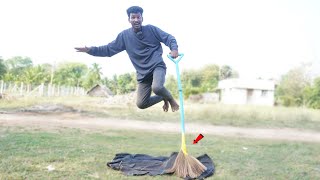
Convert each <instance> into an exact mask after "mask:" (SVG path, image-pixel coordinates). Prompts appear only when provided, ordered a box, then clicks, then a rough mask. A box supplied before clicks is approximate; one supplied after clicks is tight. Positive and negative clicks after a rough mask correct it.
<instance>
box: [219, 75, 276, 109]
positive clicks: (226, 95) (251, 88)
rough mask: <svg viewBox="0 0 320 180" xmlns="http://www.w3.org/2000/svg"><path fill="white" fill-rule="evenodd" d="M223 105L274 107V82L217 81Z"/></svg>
mask: <svg viewBox="0 0 320 180" xmlns="http://www.w3.org/2000/svg"><path fill="white" fill-rule="evenodd" d="M217 90H218V91H219V94H220V96H219V99H220V102H221V103H223V104H243V105H244V104H248V105H266V106H273V105H274V91H275V82H274V81H273V80H263V79H225V80H222V81H219V84H218V88H217Z"/></svg>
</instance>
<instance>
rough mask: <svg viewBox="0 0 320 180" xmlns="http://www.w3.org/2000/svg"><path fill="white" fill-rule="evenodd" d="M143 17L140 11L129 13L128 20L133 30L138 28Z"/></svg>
mask: <svg viewBox="0 0 320 180" xmlns="http://www.w3.org/2000/svg"><path fill="white" fill-rule="evenodd" d="M142 21H143V18H142V15H141V13H130V17H129V22H130V23H131V25H132V27H133V29H134V30H140V29H141V24H142Z"/></svg>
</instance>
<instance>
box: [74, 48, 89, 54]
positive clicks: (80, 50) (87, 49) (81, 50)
mask: <svg viewBox="0 0 320 180" xmlns="http://www.w3.org/2000/svg"><path fill="white" fill-rule="evenodd" d="M75 49H76V50H77V52H85V53H87V52H89V51H90V48H89V47H75Z"/></svg>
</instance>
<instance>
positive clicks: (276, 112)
mask: <svg viewBox="0 0 320 180" xmlns="http://www.w3.org/2000/svg"><path fill="white" fill-rule="evenodd" d="M103 101H104V99H103V98H91V97H60V98H33V99H32V98H22V99H16V100H2V101H0V111H1V110H12V109H16V108H21V107H26V106H32V105H35V104H41V103H61V104H64V105H67V106H72V107H74V108H76V109H79V110H82V111H83V112H84V113H86V114H88V115H92V116H95V117H96V116H99V117H105V118H120V119H136V120H145V121H167V122H177V123H178V122H179V119H180V114H179V113H172V112H168V113H163V112H162V107H161V106H162V103H159V104H157V105H155V106H153V107H150V108H148V109H144V110H140V109H138V108H137V107H136V106H135V105H134V104H127V103H124V104H118V105H110V104H105V103H102V102H103ZM185 118H186V122H197V123H206V124H213V125H228V126H237V127H260V128H296V129H309V130H315V131H320V111H319V110H313V109H305V108H286V107H265V106H235V105H234V106H232V105H221V104H191V103H188V102H186V103H185Z"/></svg>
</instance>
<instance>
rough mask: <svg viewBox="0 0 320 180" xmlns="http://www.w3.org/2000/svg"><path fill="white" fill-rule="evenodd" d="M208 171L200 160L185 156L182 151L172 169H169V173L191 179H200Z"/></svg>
mask: <svg viewBox="0 0 320 180" xmlns="http://www.w3.org/2000/svg"><path fill="white" fill-rule="evenodd" d="M206 170H207V167H205V166H204V165H203V164H202V163H201V162H200V161H199V160H198V159H196V158H194V157H192V156H190V155H188V154H184V153H183V151H182V150H180V152H179V153H178V155H177V158H176V160H175V161H174V164H173V166H172V168H171V169H168V170H167V172H168V173H174V174H176V175H177V176H179V177H181V178H186V177H187V176H189V177H191V178H197V177H199V176H200V175H201V174H202V173H203V172H204V171H206Z"/></svg>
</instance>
